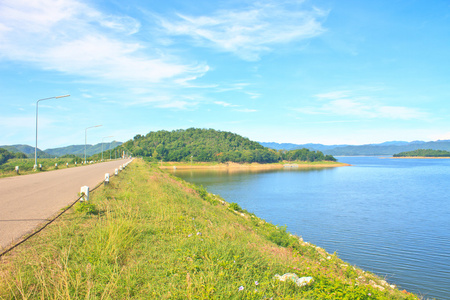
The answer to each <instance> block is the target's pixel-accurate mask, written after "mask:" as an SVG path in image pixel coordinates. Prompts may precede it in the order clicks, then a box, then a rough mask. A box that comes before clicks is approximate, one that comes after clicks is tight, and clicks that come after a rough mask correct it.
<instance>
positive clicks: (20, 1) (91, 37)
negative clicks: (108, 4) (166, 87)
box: [0, 0, 208, 83]
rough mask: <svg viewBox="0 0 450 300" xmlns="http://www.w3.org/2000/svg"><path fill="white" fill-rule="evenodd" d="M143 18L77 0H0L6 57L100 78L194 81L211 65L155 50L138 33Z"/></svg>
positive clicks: (1, 55)
mask: <svg viewBox="0 0 450 300" xmlns="http://www.w3.org/2000/svg"><path fill="white" fill-rule="evenodd" d="M140 26H141V25H140V22H139V21H137V20H135V19H134V18H131V17H128V16H125V15H111V14H105V13H103V12H100V11H99V10H97V9H95V8H94V7H92V6H89V5H88V4H86V3H84V2H81V1H77V0H58V1H54V0H35V1H26V0H4V1H1V2H0V60H1V59H5V60H12V61H20V62H26V63H30V64H32V65H34V66H36V67H39V68H41V69H44V70H54V71H58V72H62V73H65V74H69V75H77V76H82V77H84V78H87V79H95V80H115V81H120V82H136V81H138V82H147V83H149V82H151V83H154V82H159V81H162V80H182V79H183V78H187V79H186V80H193V79H195V78H197V77H198V76H201V75H202V74H204V73H205V72H207V71H208V66H207V65H206V64H198V63H193V64H187V63H183V62H182V60H181V59H180V58H179V57H174V56H170V55H168V54H165V55H162V54H159V55H158V54H154V53H158V52H157V51H152V54H150V51H148V47H149V45H147V44H146V43H145V42H143V41H141V40H139V39H137V38H135V37H134V36H133V35H134V34H135V33H136V32H138V31H139V29H140Z"/></svg>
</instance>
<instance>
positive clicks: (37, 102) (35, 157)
mask: <svg viewBox="0 0 450 300" xmlns="http://www.w3.org/2000/svg"><path fill="white" fill-rule="evenodd" d="M69 96H70V95H62V96H56V97H49V98H44V99H39V100H38V101H36V146H35V147H34V169H35V170H37V140H38V111H39V109H38V108H39V102H40V101H44V100H50V99H59V98H64V97H69Z"/></svg>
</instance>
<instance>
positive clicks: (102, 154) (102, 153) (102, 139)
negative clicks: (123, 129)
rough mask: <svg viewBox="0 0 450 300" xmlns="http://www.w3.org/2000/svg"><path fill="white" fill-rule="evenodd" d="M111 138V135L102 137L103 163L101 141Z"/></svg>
mask: <svg viewBox="0 0 450 300" xmlns="http://www.w3.org/2000/svg"><path fill="white" fill-rule="evenodd" d="M111 137H113V135H110V136H105V137H102V161H103V140H104V139H107V138H111Z"/></svg>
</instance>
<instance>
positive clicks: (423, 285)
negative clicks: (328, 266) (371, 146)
mask: <svg viewBox="0 0 450 300" xmlns="http://www.w3.org/2000/svg"><path fill="white" fill-rule="evenodd" d="M338 160H339V161H340V162H345V163H350V164H352V165H353V166H351V167H340V168H330V169H320V170H295V169H286V170H276V171H263V172H248V171H244V172H233V173H229V172H227V171H211V170H208V171H199V170H196V171H181V170H177V171H174V174H175V175H176V176H179V177H181V178H183V179H185V180H187V181H190V182H194V183H197V184H202V185H203V186H204V187H206V188H207V190H208V191H209V192H211V193H214V194H219V195H221V196H222V197H223V198H224V199H225V200H226V201H228V202H236V203H238V204H239V205H240V206H241V207H242V208H244V209H246V210H248V211H250V212H253V213H255V214H256V215H257V216H259V217H261V218H263V219H265V220H266V221H269V222H271V223H273V224H277V225H287V227H288V231H289V232H291V233H294V234H296V235H299V236H302V237H303V239H304V240H305V241H308V242H311V243H313V244H315V245H317V246H320V247H323V248H325V249H326V250H327V251H328V252H330V253H333V252H337V254H338V255H339V257H340V258H342V259H343V260H345V261H347V262H349V263H351V264H353V265H357V266H359V267H361V268H363V269H364V270H367V271H371V272H373V273H376V274H378V275H380V276H383V277H384V276H385V277H386V278H387V280H388V282H390V283H394V284H397V285H398V286H399V288H401V289H406V290H408V291H410V292H414V293H418V294H419V295H422V296H424V298H425V299H427V298H436V299H450V159H392V158H388V157H338Z"/></svg>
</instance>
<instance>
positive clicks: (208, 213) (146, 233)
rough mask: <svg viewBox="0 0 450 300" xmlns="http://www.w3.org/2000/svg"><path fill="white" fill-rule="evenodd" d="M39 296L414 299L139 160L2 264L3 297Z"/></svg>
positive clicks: (6, 256) (74, 297) (10, 255)
mask: <svg viewBox="0 0 450 300" xmlns="http://www.w3.org/2000/svg"><path fill="white" fill-rule="evenodd" d="M288 272H292V273H296V274H297V275H299V276H300V277H302V276H312V277H313V278H314V283H313V284H312V285H310V286H305V287H298V286H297V285H295V284H294V283H293V282H280V281H278V280H275V279H274V275H275V274H280V275H282V274H284V273H288ZM240 287H241V288H240ZM36 298H39V299H210V298H215V299H271V298H273V299H417V298H416V297H415V296H414V295H411V294H407V293H404V292H400V291H399V290H397V289H395V288H392V287H390V286H389V285H388V284H387V283H385V282H384V281H382V280H381V279H379V278H377V277H375V276H373V275H371V274H369V273H367V272H363V271H361V270H360V269H357V268H355V267H353V266H351V265H349V264H347V263H345V262H343V261H341V260H340V259H339V258H338V257H337V256H336V255H331V254H328V253H326V252H325V251H324V250H323V249H321V248H317V247H315V246H313V245H311V244H308V243H305V242H303V241H302V240H301V239H299V238H297V237H295V236H292V235H290V234H289V233H287V232H286V229H285V228H284V227H276V226H274V225H272V224H269V223H267V222H265V221H263V220H261V219H259V218H257V217H256V216H254V215H252V214H249V213H247V212H245V211H242V210H241V209H240V208H239V206H238V205H237V204H234V203H232V204H228V203H226V202H224V201H223V200H222V199H220V197H218V196H215V195H212V194H208V193H207V192H206V191H205V190H204V189H203V188H201V187H200V188H199V187H196V186H193V185H191V184H188V183H186V182H184V181H182V180H179V179H176V178H174V177H172V176H171V175H169V174H168V173H167V172H164V171H162V170H159V169H158V168H155V167H150V166H149V164H147V163H144V162H143V161H142V160H135V161H134V162H133V163H132V164H130V165H129V166H128V167H127V168H126V169H125V170H124V171H123V172H122V173H120V174H119V176H118V177H113V178H112V180H111V183H110V185H109V186H107V187H104V188H100V189H98V190H97V191H95V192H94V193H93V194H92V195H91V201H90V202H89V203H86V202H85V203H80V204H77V205H76V206H75V207H74V208H73V209H72V210H71V211H69V213H67V214H65V215H63V217H62V219H60V220H58V221H57V222H55V223H54V224H52V225H51V226H49V227H48V228H47V229H46V230H45V231H43V232H41V233H40V234H39V235H37V236H35V237H33V238H32V239H31V240H30V241H28V242H27V243H25V244H24V245H22V246H21V247H20V248H18V249H16V250H14V251H13V252H12V253H10V254H7V255H5V256H4V257H3V258H2V259H1V260H0V299H36Z"/></svg>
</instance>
